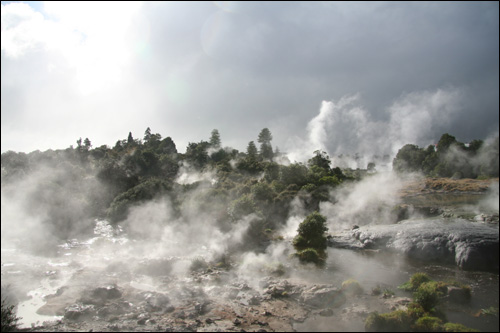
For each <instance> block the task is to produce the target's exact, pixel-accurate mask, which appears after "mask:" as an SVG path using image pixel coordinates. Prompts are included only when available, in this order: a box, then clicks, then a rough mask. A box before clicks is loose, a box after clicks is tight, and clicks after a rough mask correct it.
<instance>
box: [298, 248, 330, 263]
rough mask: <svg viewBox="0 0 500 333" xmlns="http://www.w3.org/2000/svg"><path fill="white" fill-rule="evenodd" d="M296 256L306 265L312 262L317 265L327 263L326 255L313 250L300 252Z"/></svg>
mask: <svg viewBox="0 0 500 333" xmlns="http://www.w3.org/2000/svg"><path fill="white" fill-rule="evenodd" d="M296 256H297V257H298V258H299V260H300V261H301V262H304V263H308V262H312V263H315V264H317V265H322V264H324V263H325V258H324V254H322V253H320V252H318V251H317V250H316V249H312V248H307V249H304V250H300V251H298V252H297V253H296Z"/></svg>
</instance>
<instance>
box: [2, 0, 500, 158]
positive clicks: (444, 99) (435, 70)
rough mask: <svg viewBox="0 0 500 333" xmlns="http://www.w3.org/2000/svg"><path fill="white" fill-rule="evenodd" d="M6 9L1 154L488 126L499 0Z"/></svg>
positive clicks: (369, 144)
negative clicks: (136, 142) (154, 136)
mask: <svg viewBox="0 0 500 333" xmlns="http://www.w3.org/2000/svg"><path fill="white" fill-rule="evenodd" d="M1 6H2V9H1V21H2V22H1V29H2V32H1V34H2V35H1V151H2V152H6V151H8V150H13V151H22V152H31V151H34V150H37V149H38V150H41V151H44V150H47V149H65V148H67V147H69V146H70V145H73V146H76V140H77V139H78V138H80V137H81V138H87V137H88V138H89V139H90V141H91V142H92V144H93V146H94V147H98V146H101V145H108V146H110V147H113V146H114V144H115V143H116V141H117V140H123V139H126V138H127V136H128V133H129V132H132V135H133V137H134V138H140V139H142V138H143V136H144V132H145V130H146V128H147V127H150V128H151V131H152V132H153V133H159V134H161V135H162V137H168V136H170V137H171V138H172V139H173V140H174V142H175V143H176V145H177V149H178V150H179V151H180V152H184V151H185V148H186V146H187V144H188V143H189V142H199V141H201V140H207V141H208V140H209V138H210V134H211V131H212V130H213V129H218V131H219V133H220V136H221V140H222V144H223V146H230V147H233V148H236V149H239V150H240V151H245V150H246V146H247V144H248V142H249V141H257V137H258V134H259V132H260V131H261V130H262V129H263V128H269V129H270V131H271V133H272V135H273V141H272V144H273V146H274V147H276V146H277V147H279V149H280V151H282V152H286V153H289V156H290V157H291V159H294V160H300V159H301V156H304V154H305V155H307V154H308V158H309V157H311V156H312V153H313V152H314V151H315V150H317V149H322V150H325V151H326V152H327V153H329V154H330V155H331V156H332V155H335V154H347V153H354V152H358V153H360V154H372V153H373V154H375V153H377V154H379V153H380V154H382V153H391V154H394V153H395V152H397V149H399V148H401V146H402V145H404V144H406V143H413V144H417V145H420V146H422V147H424V146H426V145H428V144H431V143H435V142H437V140H439V137H440V136H441V135H442V134H443V133H450V134H452V135H454V136H455V137H457V139H458V140H460V141H462V142H468V141H470V140H472V139H486V138H488V137H490V136H493V135H495V134H498V128H499V115H498V113H499V112H498V111H499V19H498V16H499V4H498V2H479V1H474V2H421V1H418V2H309V1H308V2H245V3H240V2H233V1H222V2H132V1H127V2H114V1H113V2H105V1H99V2H64V1H57V2H50V1H48V2H30V1H28V2H8V1H2V5H1Z"/></svg>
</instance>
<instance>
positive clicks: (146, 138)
mask: <svg viewBox="0 0 500 333" xmlns="http://www.w3.org/2000/svg"><path fill="white" fill-rule="evenodd" d="M150 139H151V128H149V127H148V128H146V131H145V132H144V142H148V141H149V140H150Z"/></svg>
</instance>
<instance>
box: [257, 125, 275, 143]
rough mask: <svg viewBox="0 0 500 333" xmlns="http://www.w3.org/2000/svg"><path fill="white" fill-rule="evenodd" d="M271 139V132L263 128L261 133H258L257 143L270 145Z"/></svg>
mask: <svg viewBox="0 0 500 333" xmlns="http://www.w3.org/2000/svg"><path fill="white" fill-rule="evenodd" d="M272 139H273V136H272V134H271V131H270V130H269V129H268V128H264V129H262V131H260V133H259V138H258V140H257V142H259V143H266V144H270V143H271V140H272Z"/></svg>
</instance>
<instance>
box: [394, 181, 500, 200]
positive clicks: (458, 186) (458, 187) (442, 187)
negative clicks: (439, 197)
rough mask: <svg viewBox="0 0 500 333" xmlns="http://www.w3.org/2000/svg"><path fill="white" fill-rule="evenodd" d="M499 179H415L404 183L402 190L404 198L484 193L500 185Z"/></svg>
mask: <svg viewBox="0 0 500 333" xmlns="http://www.w3.org/2000/svg"><path fill="white" fill-rule="evenodd" d="M498 180H499V179H498V178H490V179H469V178H465V179H452V178H425V177H420V178H413V179H408V180H405V181H404V186H403V188H402V189H401V190H400V194H401V196H402V197H405V196H412V195H420V194H433V193H483V192H486V191H487V190H488V189H489V188H490V186H491V185H492V184H495V183H496V184H498Z"/></svg>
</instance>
